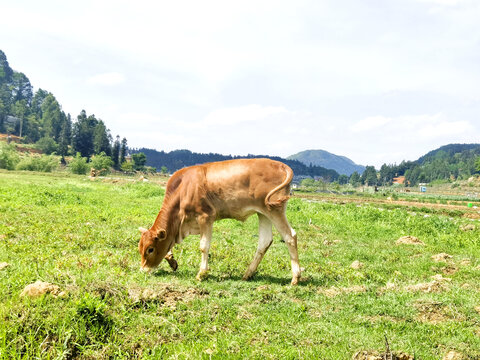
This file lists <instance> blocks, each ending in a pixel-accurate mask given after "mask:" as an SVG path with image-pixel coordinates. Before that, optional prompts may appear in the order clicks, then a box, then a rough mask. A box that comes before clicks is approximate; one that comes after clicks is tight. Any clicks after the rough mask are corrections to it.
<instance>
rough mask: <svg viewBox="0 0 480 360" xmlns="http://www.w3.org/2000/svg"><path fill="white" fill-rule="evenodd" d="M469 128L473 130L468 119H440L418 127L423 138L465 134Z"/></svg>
mask: <svg viewBox="0 0 480 360" xmlns="http://www.w3.org/2000/svg"><path fill="white" fill-rule="evenodd" d="M471 130H473V127H472V125H471V124H470V123H469V122H468V121H451V122H448V121H440V122H436V123H431V124H424V126H423V127H421V128H420V129H419V135H421V136H423V137H425V138H438V137H447V136H455V135H461V134H467V133H468V132H469V131H471Z"/></svg>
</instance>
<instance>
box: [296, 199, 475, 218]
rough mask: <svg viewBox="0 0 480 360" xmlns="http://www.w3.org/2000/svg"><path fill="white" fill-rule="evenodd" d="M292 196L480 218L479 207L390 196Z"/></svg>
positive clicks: (337, 202)
mask: <svg viewBox="0 0 480 360" xmlns="http://www.w3.org/2000/svg"><path fill="white" fill-rule="evenodd" d="M294 197H298V198H302V199H309V200H314V201H326V202H332V203H336V204H349V203H354V204H378V205H394V206H398V207H406V208H416V209H418V208H427V209H436V210H439V211H442V210H445V211H446V212H447V211H449V212H450V211H459V212H461V213H462V215H461V216H463V217H466V218H469V219H480V208H477V209H475V208H469V207H467V206H464V205H463V206H462V205H458V204H435V203H428V202H420V201H415V200H394V199H390V198H387V197H386V198H375V197H353V196H349V195H324V194H322V195H316V194H301V193H295V194H294Z"/></svg>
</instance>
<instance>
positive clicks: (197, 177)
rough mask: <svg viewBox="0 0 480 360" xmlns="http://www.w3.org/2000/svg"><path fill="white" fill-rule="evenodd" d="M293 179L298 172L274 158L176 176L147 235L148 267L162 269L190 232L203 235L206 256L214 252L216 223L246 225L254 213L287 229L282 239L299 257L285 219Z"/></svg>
mask: <svg viewBox="0 0 480 360" xmlns="http://www.w3.org/2000/svg"><path fill="white" fill-rule="evenodd" d="M292 178H293V171H292V170H291V169H290V168H289V167H288V166H287V165H285V164H283V163H281V162H278V161H273V160H269V159H239V160H229V161H222V162H214V163H208V164H202V165H196V166H191V167H188V168H184V169H182V170H179V171H177V172H175V173H174V174H173V175H172V177H171V178H170V179H169V181H168V183H167V188H166V192H165V199H164V201H163V205H162V208H161V210H160V212H159V214H158V216H157V218H156V220H155V222H154V224H153V225H152V227H151V228H150V229H149V230H144V231H142V238H141V239H140V242H139V251H140V254H141V257H142V268H147V269H149V268H153V267H155V266H157V265H158V264H159V263H160V261H161V260H162V259H163V258H164V257H165V255H166V254H167V252H168V251H170V250H171V248H172V247H173V245H174V244H175V243H179V242H181V241H182V240H183V238H184V237H186V236H188V235H189V234H201V235H202V241H201V244H203V243H205V244H206V245H205V244H204V245H201V249H202V253H205V252H207V253H208V248H209V246H210V245H209V243H210V238H209V236H210V235H211V226H212V225H213V222H214V221H216V220H218V219H223V218H233V219H237V220H241V221H243V220H245V219H246V218H247V217H249V216H250V215H252V214H254V213H258V214H260V215H259V216H265V217H266V218H268V219H269V220H270V221H271V222H273V224H274V225H275V226H276V227H277V229H278V228H279V227H280V228H281V230H280V229H279V231H280V232H281V233H282V236H284V237H285V236H286V237H288V240H289V243H291V244H292V246H293V243H295V244H294V253H295V254H294V255H295V256H294V255H293V253H292V252H291V256H293V257H296V236H295V235H294V231H293V229H291V228H290V225H288V222H287V221H286V217H285V208H286V202H287V201H288V199H289V192H290V182H291V180H292ZM267 221H268V220H267ZM270 224H271V223H270ZM270 226H271V225H270ZM204 237H205V239H204ZM290 238H292V239H290ZM293 238H295V239H293ZM204 248H206V249H204ZM267 248H268V247H267ZM265 251H266V250H265ZM292 251H293V250H292ZM149 252H151V253H149ZM262 256H263V255H262ZM202 261H203V260H202ZM204 261H205V263H206V261H207V260H204ZM292 261H293V260H292ZM296 261H297V262H298V258H297V260H296ZM257 265H258V264H257ZM205 266H206V265H205ZM255 268H256V267H255ZM204 270H205V269H204ZM205 271H206V270H205ZM295 276H297V277H299V274H294V277H295ZM297 280H298V279H297ZM292 282H293V281H292Z"/></svg>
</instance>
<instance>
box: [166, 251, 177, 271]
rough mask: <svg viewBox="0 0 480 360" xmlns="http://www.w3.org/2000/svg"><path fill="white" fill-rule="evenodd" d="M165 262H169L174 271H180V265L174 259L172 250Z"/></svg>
mask: <svg viewBox="0 0 480 360" xmlns="http://www.w3.org/2000/svg"><path fill="white" fill-rule="evenodd" d="M165 260H167V262H168V265H170V267H171V268H172V270H173V271H177V269H178V263H177V260H175V259H174V258H173V253H172V250H170V251H169V252H168V253H167V255H165Z"/></svg>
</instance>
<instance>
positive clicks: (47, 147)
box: [0, 50, 127, 168]
mask: <svg viewBox="0 0 480 360" xmlns="http://www.w3.org/2000/svg"><path fill="white" fill-rule="evenodd" d="M0 133H5V134H11V135H16V136H19V137H21V138H23V142H24V143H27V144H35V147H36V148H37V149H39V150H41V151H42V152H43V153H46V154H51V153H56V154H58V155H61V156H62V159H63V158H64V157H65V156H66V155H75V154H76V153H77V152H78V153H80V154H81V155H82V156H83V157H86V158H90V157H91V156H92V155H94V154H100V153H102V152H103V153H105V154H106V155H107V156H110V157H112V160H113V162H114V164H115V167H116V168H119V165H120V164H121V162H122V161H121V159H120V157H121V147H122V145H123V148H124V149H126V144H127V140H126V139H125V138H124V139H123V140H122V141H120V137H119V136H117V138H116V141H114V140H113V137H112V135H111V133H110V130H109V129H108V128H107V127H106V124H105V123H104V122H103V121H102V120H101V119H99V118H96V117H95V115H93V114H92V115H88V114H87V112H86V111H85V110H82V111H81V112H80V114H79V115H78V116H77V117H76V119H74V120H73V119H72V117H71V115H70V114H68V113H65V112H64V111H63V110H62V106H61V105H60V103H59V102H58V100H57V99H56V98H55V96H54V95H53V94H52V93H51V92H48V91H46V90H43V89H38V90H37V91H35V92H34V89H33V86H32V84H31V83H30V80H29V79H28V77H27V76H26V75H25V74H24V73H22V72H17V71H15V70H13V69H12V68H11V67H10V64H9V63H8V60H7V57H6V55H5V53H4V52H3V51H1V50H0ZM124 152H125V150H124Z"/></svg>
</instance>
